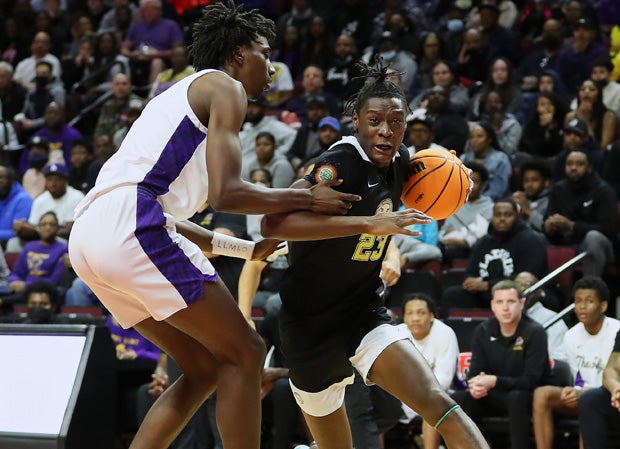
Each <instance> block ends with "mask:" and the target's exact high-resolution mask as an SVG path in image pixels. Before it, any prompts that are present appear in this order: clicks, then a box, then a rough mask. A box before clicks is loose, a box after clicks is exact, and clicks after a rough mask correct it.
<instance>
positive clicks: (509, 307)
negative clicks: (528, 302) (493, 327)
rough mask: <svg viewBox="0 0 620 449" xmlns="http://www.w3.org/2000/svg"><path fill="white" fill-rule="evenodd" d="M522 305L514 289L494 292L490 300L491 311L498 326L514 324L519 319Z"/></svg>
mask: <svg viewBox="0 0 620 449" xmlns="http://www.w3.org/2000/svg"><path fill="white" fill-rule="evenodd" d="M523 303H524V301H523V300H521V299H519V294H518V293H517V291H516V290H515V289H514V288H511V289H507V290H496V291H495V293H493V299H492V300H491V310H492V311H493V314H494V315H495V318H496V319H497V321H499V322H500V324H504V325H511V324H516V323H518V322H519V320H520V319H521V313H522V310H523Z"/></svg>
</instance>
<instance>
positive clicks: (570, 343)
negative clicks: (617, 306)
mask: <svg viewBox="0 0 620 449" xmlns="http://www.w3.org/2000/svg"><path fill="white" fill-rule="evenodd" d="M618 330H620V321H618V320H616V319H615V318H609V317H605V318H604V319H603V326H602V327H601V330H600V331H599V333H598V334H596V335H591V334H589V333H588V331H587V330H586V329H585V327H584V325H583V323H578V324H576V325H574V326H573V327H571V328H570V329H569V330H568V332H566V335H565V336H564V347H565V348H566V354H567V356H568V364H569V365H570V369H571V373H572V374H573V378H574V379H575V386H580V387H583V388H596V387H600V386H601V385H602V384H603V370H604V369H605V365H607V360H608V359H609V356H610V354H611V351H612V350H613V347H614V342H615V339H616V334H617V333H618Z"/></svg>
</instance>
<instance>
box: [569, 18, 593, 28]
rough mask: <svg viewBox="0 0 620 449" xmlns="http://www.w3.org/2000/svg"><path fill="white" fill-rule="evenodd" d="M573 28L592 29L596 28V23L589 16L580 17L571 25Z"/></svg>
mask: <svg viewBox="0 0 620 449" xmlns="http://www.w3.org/2000/svg"><path fill="white" fill-rule="evenodd" d="M573 28H589V29H594V28H596V24H595V23H594V21H593V20H592V19H590V18H589V17H580V18H579V19H578V20H577V22H575V25H574V26H573Z"/></svg>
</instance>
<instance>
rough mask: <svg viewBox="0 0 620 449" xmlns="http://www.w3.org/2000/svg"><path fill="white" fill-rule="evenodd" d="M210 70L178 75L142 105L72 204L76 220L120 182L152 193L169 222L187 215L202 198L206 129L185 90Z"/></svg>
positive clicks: (205, 191)
mask: <svg viewBox="0 0 620 449" xmlns="http://www.w3.org/2000/svg"><path fill="white" fill-rule="evenodd" d="M213 71H214V70H212V69H208V70H202V71H200V72H198V73H196V74H193V75H190V76H188V77H186V78H184V79H182V80H181V81H179V82H177V83H176V84H174V85H173V86H172V87H170V88H169V89H167V90H166V91H164V92H162V93H161V94H160V95H158V96H156V97H155V98H153V99H152V100H151V101H150V102H149V103H148V104H147V105H146V107H145V108H144V111H142V114H141V116H140V117H139V118H138V120H136V121H135V123H134V124H133V125H132V126H131V129H130V130H129V132H128V133H127V136H126V137H125V139H124V140H123V143H122V144H121V146H120V148H119V149H118V151H117V152H116V153H115V154H114V155H113V156H112V157H111V158H110V159H109V160H108V161H107V162H106V163H105V164H104V165H103V167H102V168H101V171H100V173H99V176H98V177H97V182H96V184H95V186H94V187H93V188H92V189H91V190H90V192H88V194H87V195H86V198H84V200H83V201H82V202H81V203H80V204H79V205H78V207H77V208H76V212H75V218H76V219H77V217H79V216H80V215H81V214H82V213H83V212H84V211H85V210H86V209H87V208H88V206H89V205H90V203H92V201H93V200H94V199H95V198H97V197H99V196H101V195H103V194H104V193H107V192H109V191H111V190H113V189H115V188H117V187H121V186H131V185H137V186H139V187H140V190H142V191H143V192H146V193H147V194H152V195H154V196H155V197H157V200H158V202H159V203H160V204H161V206H162V208H163V211H164V213H167V214H169V215H171V216H172V217H174V219H175V220H184V219H187V218H189V217H191V216H192V215H193V214H194V213H195V212H196V211H197V210H198V209H199V207H200V206H202V205H203V204H204V203H205V202H206V201H207V195H208V191H209V183H208V174H207V169H206V164H207V160H206V148H207V128H206V127H205V126H204V125H203V124H202V123H201V122H200V120H198V117H196V114H194V111H193V110H192V108H191V106H190V104H189V100H188V90H189V86H190V85H191V84H192V82H193V81H194V80H196V79H197V78H198V77H200V76H203V75H205V74H207V73H209V72H213Z"/></svg>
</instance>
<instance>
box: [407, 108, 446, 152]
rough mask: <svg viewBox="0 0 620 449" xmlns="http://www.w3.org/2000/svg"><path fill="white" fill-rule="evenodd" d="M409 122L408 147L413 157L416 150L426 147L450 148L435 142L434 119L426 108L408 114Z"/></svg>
mask: <svg viewBox="0 0 620 449" xmlns="http://www.w3.org/2000/svg"><path fill="white" fill-rule="evenodd" d="M407 124H408V125H409V132H408V134H409V143H410V144H411V145H410V146H409V147H407V150H408V151H409V156H410V157H413V155H414V154H415V153H416V151H421V150H426V149H429V148H430V149H437V150H448V149H447V148H444V147H442V146H441V145H438V144H436V143H435V142H433V138H434V137H435V135H434V134H433V121H432V120H431V119H430V117H429V116H428V114H427V111H426V110H425V109H417V110H415V111H413V113H411V114H409V115H408V116H407Z"/></svg>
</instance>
